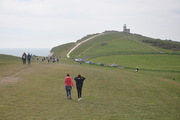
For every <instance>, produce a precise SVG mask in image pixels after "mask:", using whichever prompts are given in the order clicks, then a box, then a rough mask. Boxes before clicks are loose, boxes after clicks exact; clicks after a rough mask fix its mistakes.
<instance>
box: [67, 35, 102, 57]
mask: <svg viewBox="0 0 180 120" xmlns="http://www.w3.org/2000/svg"><path fill="white" fill-rule="evenodd" d="M102 34H104V33H99V34H97V35H94V36H92V37H90V38H88V39H86V40H84V41H82V42H80V43H78V44H77V45H76V46H74V47H73V48H72V49H71V50H70V51H69V52H68V54H67V58H70V53H71V52H72V51H73V50H75V49H76V48H77V47H78V46H79V45H81V44H82V43H85V42H87V41H89V40H91V39H93V38H95V37H98V36H100V35H102Z"/></svg>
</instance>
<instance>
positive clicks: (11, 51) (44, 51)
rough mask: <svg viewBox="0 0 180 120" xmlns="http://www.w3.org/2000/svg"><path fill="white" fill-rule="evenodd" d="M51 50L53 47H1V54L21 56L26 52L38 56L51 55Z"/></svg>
mask: <svg viewBox="0 0 180 120" xmlns="http://www.w3.org/2000/svg"><path fill="white" fill-rule="evenodd" d="M50 50H51V48H0V54H5V55H13V56H17V57H21V56H22V54H23V53H24V52H25V53H26V54H28V53H30V54H32V55H36V56H48V55H50Z"/></svg>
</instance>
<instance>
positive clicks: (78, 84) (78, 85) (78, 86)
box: [74, 74, 86, 101]
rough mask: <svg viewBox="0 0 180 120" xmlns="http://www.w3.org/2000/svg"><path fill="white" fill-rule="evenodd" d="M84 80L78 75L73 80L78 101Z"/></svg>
mask: <svg viewBox="0 0 180 120" xmlns="http://www.w3.org/2000/svg"><path fill="white" fill-rule="evenodd" d="M85 79H86V78H85V77H82V76H81V75H80V74H79V75H78V76H77V77H75V78H74V80H75V81H76V89H77V93H78V101H79V100H81V99H82V87H83V82H84V80H85Z"/></svg>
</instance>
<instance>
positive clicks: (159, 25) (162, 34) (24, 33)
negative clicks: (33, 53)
mask: <svg viewBox="0 0 180 120" xmlns="http://www.w3.org/2000/svg"><path fill="white" fill-rule="evenodd" d="M124 24H126V25H127V28H129V29H131V33H137V34H141V35H144V36H148V37H152V38H160V39H168V40H169V39H171V40H174V41H180V0H0V48H52V47H54V46H57V45H60V44H64V43H69V42H75V41H77V40H78V39H81V38H82V37H84V36H86V35H87V34H93V33H101V32H104V31H105V30H117V31H122V29H123V25H124Z"/></svg>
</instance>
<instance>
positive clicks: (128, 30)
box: [123, 24, 130, 33]
mask: <svg viewBox="0 0 180 120" xmlns="http://www.w3.org/2000/svg"><path fill="white" fill-rule="evenodd" d="M123 32H126V33H130V29H127V28H126V24H124V26H123Z"/></svg>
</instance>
